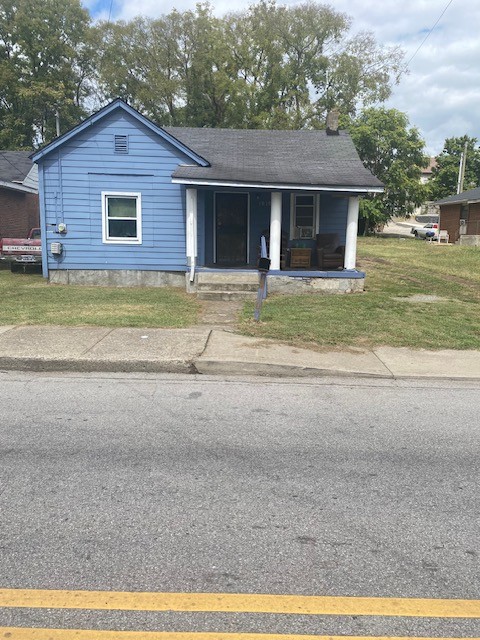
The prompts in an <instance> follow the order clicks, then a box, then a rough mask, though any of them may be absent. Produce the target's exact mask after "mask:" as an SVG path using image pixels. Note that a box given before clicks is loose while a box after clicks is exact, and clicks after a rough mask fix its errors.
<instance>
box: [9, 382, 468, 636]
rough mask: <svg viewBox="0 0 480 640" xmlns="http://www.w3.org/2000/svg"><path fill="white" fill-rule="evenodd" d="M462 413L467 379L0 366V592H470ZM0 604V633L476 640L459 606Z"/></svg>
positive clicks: (449, 595) (463, 595)
mask: <svg viewBox="0 0 480 640" xmlns="http://www.w3.org/2000/svg"><path fill="white" fill-rule="evenodd" d="M479 407H480V385H479V384H478V383H476V384H475V383H453V382H451V383H449V382H436V383H433V382H432V383H428V382H422V383H412V382H394V381H368V380H362V381H359V382H358V383H356V382H353V381H352V380H326V379H324V380H322V379H320V380H318V379H317V380H314V381H308V380H303V381H298V380H295V381H288V380H281V381H275V380H271V379H268V380H267V379H239V378H235V379H230V380H228V379H221V378H208V377H195V376H160V375H145V376H142V375H136V376H131V375H107V374H105V375H99V374H95V375H93V374H92V375H81V376H76V375H73V374H71V375H61V376H60V375H58V376H57V375H52V374H45V375H41V374H22V373H14V372H3V373H1V372H0V420H1V431H0V510H1V511H0V516H1V517H0V590H1V589H4V590H10V589H21V590H24V589H42V590H52V589H54V590H72V589H74V590H88V591H91V590H105V591H112V590H113V591H122V592H123V591H135V592H137V591H147V592H181V593H191V592H195V593H196V592H213V593H227V594H228V593H239V594H274V595H280V594H296V595H300V596H301V595H304V596H310V595H315V596H340V597H343V596H363V597H379V598H420V599H424V598H442V599H468V600H470V599H478V598H479V597H480V595H479V591H480V571H479V566H480V536H479V524H480V508H479V507H480V498H479V469H478V459H479V457H478V456H479V452H480V438H479V436H480V420H479ZM12 593H13V592H12ZM15 597H16V596H15ZM279 602H280V600H279ZM3 604H4V605H5V603H3ZM387 604H388V603H387ZM1 605H2V596H1V593H0V638H3V637H7V636H5V635H2V633H1V631H2V629H1V628H2V627H5V628H6V627H52V628H65V629H66V628H72V629H115V630H122V629H130V630H139V631H140V630H144V631H148V630H150V631H154V630H158V631H179V632H180V631H184V632H188V633H190V636H191V637H192V640H193V639H194V638H195V636H194V635H193V632H201V631H215V632H231V633H236V634H246V635H242V636H238V637H242V638H248V637H251V636H249V635H248V634H253V633H255V632H256V633H270V634H275V633H276V634H286V635H285V637H286V638H295V634H312V635H313V634H317V635H326V634H332V635H354V636H407V637H413V636H429V637H441V638H444V637H455V638H457V637H458V638H460V637H477V638H478V637H480V620H479V619H478V616H477V617H476V618H473V619H464V618H463V617H460V618H444V617H441V616H440V617H435V618H434V617H426V616H424V615H422V611H423V612H424V613H426V614H428V611H429V610H428V607H427V608H425V609H424V610H423V609H422V608H420V613H419V615H418V616H394V615H391V611H392V610H391V608H390V609H388V607H387V609H386V611H387V614H386V615H364V614H362V613H360V614H359V615H292V614H287V613H280V612H277V613H269V614H265V613H261V612H260V613H259V612H257V613H251V612H250V611H251V609H249V608H248V607H247V609H246V610H243V609H242V610H241V611H242V612H238V611H237V612H229V613H218V612H215V611H206V612H195V613H192V612H188V611H181V612H173V611H113V610H109V609H108V608H107V610H90V609H88V610H87V609H79V610H75V609H57V608H55V607H52V606H51V607H50V608H45V607H46V606H47V605H46V604H45V605H44V606H42V607H40V608H27V607H25V606H3V607H2V606H1ZM212 608H213V607H212ZM280 610H281V607H280ZM389 612H390V613H389ZM9 637H12V638H13V640H15V638H16V636H14V635H13V636H9ZM25 637H27V636H25ZM28 637H30V636H28ZM32 637H33V636H32ZM35 637H37V636H35ZM63 637H65V638H67V636H66V635H65V636H63ZM89 637H91V638H92V639H93V640H95V638H96V636H95V634H93V635H91V636H89ZM112 637H113V636H112ZM116 637H118V638H119V639H120V637H121V636H118V634H117V636H116ZM218 637H220V636H218ZM232 637H233V636H232ZM235 637H237V636H235ZM22 638H23V636H22Z"/></svg>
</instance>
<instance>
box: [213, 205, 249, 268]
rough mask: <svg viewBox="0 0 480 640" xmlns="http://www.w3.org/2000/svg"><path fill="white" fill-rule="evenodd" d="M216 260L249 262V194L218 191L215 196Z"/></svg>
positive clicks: (218, 262) (239, 262)
mask: <svg viewBox="0 0 480 640" xmlns="http://www.w3.org/2000/svg"><path fill="white" fill-rule="evenodd" d="M215 232H216V234H215V236H216V256H217V259H216V262H217V264H222V265H225V266H229V265H230V266H235V265H241V264H246V263H247V234H248V194H247V193H217V194H216V197H215Z"/></svg>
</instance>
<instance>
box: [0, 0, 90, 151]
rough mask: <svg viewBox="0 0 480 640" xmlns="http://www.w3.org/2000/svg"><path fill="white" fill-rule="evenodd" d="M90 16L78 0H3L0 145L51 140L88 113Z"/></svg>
mask: <svg viewBox="0 0 480 640" xmlns="http://www.w3.org/2000/svg"><path fill="white" fill-rule="evenodd" d="M89 29H90V17H89V14H88V12H87V11H86V10H85V9H83V8H82V6H81V4H80V1H79V0H1V1H0V125H1V127H0V147H1V148H22V147H25V148H31V147H32V146H33V145H34V143H35V142H37V143H42V142H44V141H46V140H50V139H51V138H52V137H53V135H54V132H55V113H56V111H57V110H58V111H59V112H60V114H61V124H62V128H63V129H64V130H66V129H68V128H69V127H71V126H72V125H73V124H74V123H76V122H78V119H79V117H80V116H81V115H83V114H84V110H83V108H82V104H83V100H84V98H85V97H86V95H87V94H88V91H89V89H88V82H87V77H88V76H89V71H91V69H92V65H93V64H94V52H93V51H92V49H91V48H89V41H90V34H89Z"/></svg>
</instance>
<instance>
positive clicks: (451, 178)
mask: <svg viewBox="0 0 480 640" xmlns="http://www.w3.org/2000/svg"><path fill="white" fill-rule="evenodd" d="M465 143H466V144H467V160H466V164H465V178H464V182H463V190H464V191H468V189H474V188H475V187H478V185H479V184H480V148H479V147H478V146H476V144H477V138H470V137H469V136H466V135H465V136H462V137H460V138H447V139H446V140H445V144H444V147H443V151H442V153H441V154H440V155H438V156H437V157H436V161H437V166H436V167H434V168H433V175H432V178H431V180H430V182H429V183H428V186H429V189H430V194H429V199H430V200H440V199H441V198H446V197H448V196H451V195H453V194H455V193H457V184H458V172H459V167H460V157H461V155H462V153H463V152H464V149H465Z"/></svg>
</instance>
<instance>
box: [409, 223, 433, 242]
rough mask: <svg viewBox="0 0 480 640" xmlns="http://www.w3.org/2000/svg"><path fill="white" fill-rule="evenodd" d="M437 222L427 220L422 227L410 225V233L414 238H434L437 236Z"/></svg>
mask: <svg viewBox="0 0 480 640" xmlns="http://www.w3.org/2000/svg"><path fill="white" fill-rule="evenodd" d="M437 229H438V224H437V223H436V222H429V223H428V224H426V225H425V226H423V227H412V230H411V231H410V233H413V235H414V236H415V237H416V238H421V239H422V240H426V239H427V238H435V237H436V236H437Z"/></svg>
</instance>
